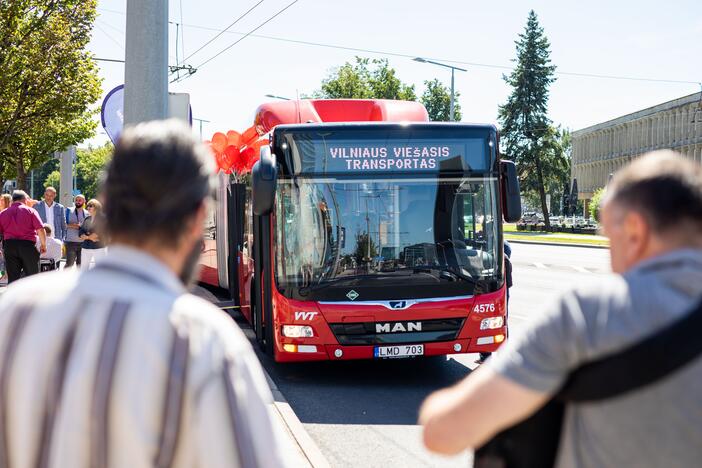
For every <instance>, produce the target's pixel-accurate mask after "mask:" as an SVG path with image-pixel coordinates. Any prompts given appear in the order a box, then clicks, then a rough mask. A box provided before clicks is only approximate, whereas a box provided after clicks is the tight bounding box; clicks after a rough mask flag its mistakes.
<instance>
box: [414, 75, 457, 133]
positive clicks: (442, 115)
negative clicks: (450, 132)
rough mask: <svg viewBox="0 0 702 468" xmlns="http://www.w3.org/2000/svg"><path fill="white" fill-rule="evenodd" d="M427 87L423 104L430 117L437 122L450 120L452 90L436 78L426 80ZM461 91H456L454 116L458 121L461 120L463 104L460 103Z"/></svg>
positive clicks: (422, 99) (423, 96)
mask: <svg viewBox="0 0 702 468" xmlns="http://www.w3.org/2000/svg"><path fill="white" fill-rule="evenodd" d="M424 86H426V89H425V90H424V93H423V94H422V98H421V101H422V104H424V107H426V109H427V112H428V113H429V119H430V120H432V121H435V122H448V121H449V120H450V119H449V117H450V116H451V90H450V89H448V88H447V87H446V86H444V85H443V84H441V82H440V81H439V80H438V79H436V78H434V79H433V80H431V81H429V80H427V81H425V82H424ZM460 95H461V93H459V92H457V91H456V92H454V106H453V117H454V120H455V121H456V122H460V121H461V105H460V104H459V103H458V98H459V96H460Z"/></svg>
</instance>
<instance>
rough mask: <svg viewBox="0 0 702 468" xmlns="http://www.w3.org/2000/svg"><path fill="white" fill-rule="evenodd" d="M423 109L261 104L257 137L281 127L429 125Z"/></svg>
mask: <svg viewBox="0 0 702 468" xmlns="http://www.w3.org/2000/svg"><path fill="white" fill-rule="evenodd" d="M428 121H429V114H427V110H426V109H425V108H424V106H423V105H422V104H421V103H419V102H414V101H394V100H391V99H300V100H295V101H293V100H290V101H282V102H269V103H266V104H262V105H261V106H259V107H258V109H257V110H256V117H255V123H254V125H255V127H256V130H257V131H258V133H259V135H263V134H266V133H268V132H270V131H271V130H272V129H273V127H275V126H277V125H281V124H296V123H311V122H428Z"/></svg>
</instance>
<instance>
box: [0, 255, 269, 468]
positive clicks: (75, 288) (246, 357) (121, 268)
mask: <svg viewBox="0 0 702 468" xmlns="http://www.w3.org/2000/svg"><path fill="white" fill-rule="evenodd" d="M270 401H272V398H271V394H270V390H269V389H268V386H267V384H266V381H265V378H264V376H263V373H262V371H261V368H260V365H259V364H258V361H257V360H256V357H255V355H254V354H253V351H252V349H251V346H250V345H249V343H248V341H247V339H246V338H245V337H244V335H243V333H242V332H241V330H239V329H238V327H237V326H236V325H235V324H234V322H233V321H232V320H231V319H230V318H229V317H227V316H226V314H224V313H223V312H222V311H220V310H219V309H217V308H216V307H215V306H214V305H212V304H210V303H208V302H206V301H204V300H202V299H200V298H197V297H195V296H192V295H190V294H187V293H186V292H185V291H184V289H183V286H182V285H181V283H180V282H179V280H178V279H177V278H176V276H175V275H174V274H173V273H172V272H171V271H170V270H169V269H168V268H167V267H166V266H165V265H163V264H162V263H161V262H159V261H157V260H156V259H155V258H153V257H151V256H149V255H146V254H144V253H143V252H141V251H138V250H135V249H131V248H127V247H123V246H115V247H114V248H111V250H110V252H109V253H108V255H107V257H105V258H104V259H103V260H102V261H101V262H100V263H99V264H98V266H96V267H95V269H93V270H89V271H85V272H80V273H79V272H76V271H65V272H64V271H62V272H53V273H44V274H42V275H37V276H34V277H30V278H27V279H25V280H21V281H19V282H17V283H14V284H13V285H12V286H10V287H9V288H8V291H7V292H6V293H5V294H4V295H3V296H2V298H1V299H0V467H7V468H30V467H32V468H33V467H40V468H41V467H56V468H58V467H73V468H82V467H85V468H107V467H130V468H141V467H175V468H178V467H195V466H197V467H207V468H216V467H225V466H226V467H245V468H249V467H266V468H268V467H277V466H282V462H281V457H280V455H279V446H278V443H277V439H276V436H275V432H274V430H273V428H272V425H271V420H270V418H269V413H268V411H269V410H268V407H267V403H269V402H270Z"/></svg>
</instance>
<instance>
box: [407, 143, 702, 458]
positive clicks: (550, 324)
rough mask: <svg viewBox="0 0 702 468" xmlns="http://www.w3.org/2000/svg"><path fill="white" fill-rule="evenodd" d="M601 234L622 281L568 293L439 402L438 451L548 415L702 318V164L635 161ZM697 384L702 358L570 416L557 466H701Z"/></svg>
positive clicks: (430, 408) (614, 191)
mask: <svg viewBox="0 0 702 468" xmlns="http://www.w3.org/2000/svg"><path fill="white" fill-rule="evenodd" d="M602 224H603V227H604V231H605V234H606V235H607V236H608V237H609V239H610V250H611V264H612V270H613V271H614V273H615V275H612V276H611V277H609V278H607V279H606V280H605V281H603V282H602V283H601V284H598V285H597V287H595V288H588V289H578V290H575V291H571V292H568V293H566V294H564V295H563V296H562V297H561V298H560V299H559V300H558V301H557V302H556V303H555V304H553V305H552V306H551V307H550V308H549V310H548V311H547V313H546V315H544V316H543V317H541V318H540V319H539V320H537V321H535V322H533V323H531V324H530V326H529V328H528V329H527V330H526V331H525V332H524V333H522V334H521V335H519V336H517V337H515V338H510V339H509V340H508V342H507V343H506V344H505V346H504V347H503V348H501V349H500V350H499V351H498V352H497V353H495V355H494V356H492V357H491V358H490V359H489V360H488V361H487V362H486V364H485V365H483V366H481V367H480V368H479V369H478V370H476V371H474V372H472V373H471V374H470V375H469V376H468V377H467V378H466V379H465V380H464V381H462V382H461V383H459V384H457V385H456V386H454V387H452V388H449V389H446V390H441V391H439V392H436V393H435V394H433V395H431V396H430V397H429V398H428V399H427V401H426V402H425V403H424V405H423V407H422V409H421V412H420V421H421V423H422V424H423V425H424V426H425V427H424V441H425V444H426V445H427V447H428V448H429V449H430V450H433V451H436V452H441V453H447V454H448V453H457V452H459V451H461V450H463V449H465V448H476V447H479V446H481V445H482V444H483V443H484V442H486V441H487V440H488V439H489V438H490V437H492V436H493V435H495V434H496V433H498V432H500V431H501V430H503V429H505V428H507V427H509V426H512V425H513V424H515V423H517V422H519V421H521V420H523V419H525V418H527V417H528V416H530V415H531V414H532V413H533V412H534V411H536V410H537V409H538V408H540V407H541V406H542V405H543V404H544V403H545V402H546V401H547V400H549V399H550V398H551V396H552V395H554V394H555V393H556V392H557V391H558V390H559V389H560V387H561V386H562V385H563V383H564V382H565V380H566V378H567V377H568V375H569V373H570V372H572V371H573V370H574V369H576V368H578V367H580V366H581V365H583V364H585V363H588V362H592V361H594V360H597V359H601V358H603V357H605V356H608V355H611V354H614V353H618V352H620V351H622V350H624V349H627V348H630V347H631V346H633V345H635V344H636V343H639V342H641V341H642V340H644V339H646V338H648V337H650V336H653V335H655V334H656V333H658V332H659V331H660V330H662V329H664V328H666V327H668V326H669V325H671V324H672V323H674V322H676V321H678V320H680V319H681V318H682V317H686V316H687V314H689V313H690V312H691V311H692V310H694V306H695V305H697V304H698V303H699V302H700V299H701V298H702V167H700V165H699V164H697V163H694V162H692V161H690V160H686V159H683V158H682V157H680V156H678V155H676V154H675V153H673V152H670V151H661V152H655V153H651V154H648V155H646V156H643V157H641V158H639V159H637V160H636V161H634V162H633V163H632V164H631V165H629V166H628V167H626V168H624V169H622V170H621V171H620V172H618V173H617V174H616V175H615V176H614V178H613V179H612V181H611V183H610V185H609V186H608V187H607V192H606V195H605V197H604V200H603V202H602ZM651 365H655V363H651ZM700 382H702V359H700V358H697V359H696V360H694V361H692V362H691V363H690V364H687V365H686V366H685V367H683V368H681V369H679V370H678V371H677V372H675V373H672V374H669V375H667V376H666V377H664V378H663V379H662V380H660V381H658V382H656V383H654V384H651V385H647V386H644V387H640V388H638V389H636V390H634V391H631V392H629V393H626V394H624V395H621V396H619V397H617V398H612V399H607V400H602V401H596V402H587V403H586V404H571V405H568V406H567V408H566V412H565V417H564V421H563V428H562V433H561V437H560V446H559V449H558V456H557V466H568V467H590V466H592V467H620V466H636V467H660V466H697V465H698V464H699V463H700V459H702V444H700V440H702V412H701V411H700V408H702V393H700V392H699V391H697V389H699V386H700ZM607 384H608V382H602V385H603V386H606V385H607ZM539 449H540V448H539V447H533V450H535V451H538V450H539Z"/></svg>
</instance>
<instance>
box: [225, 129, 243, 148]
mask: <svg viewBox="0 0 702 468" xmlns="http://www.w3.org/2000/svg"><path fill="white" fill-rule="evenodd" d="M227 144H228V145H232V146H237V147H238V146H240V145H241V134H240V133H239V132H235V131H234V130H229V131H228V132H227Z"/></svg>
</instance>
